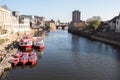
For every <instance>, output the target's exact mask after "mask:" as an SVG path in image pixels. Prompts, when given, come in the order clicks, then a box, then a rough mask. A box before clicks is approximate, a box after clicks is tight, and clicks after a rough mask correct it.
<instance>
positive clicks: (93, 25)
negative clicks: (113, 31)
mask: <svg viewBox="0 0 120 80" xmlns="http://www.w3.org/2000/svg"><path fill="white" fill-rule="evenodd" d="M86 22H88V23H89V25H88V26H89V28H90V29H92V30H97V29H98V27H99V25H100V23H101V18H100V17H99V16H94V17H92V18H89V19H87V21H86Z"/></svg>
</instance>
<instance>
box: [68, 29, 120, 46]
mask: <svg viewBox="0 0 120 80" xmlns="http://www.w3.org/2000/svg"><path fill="white" fill-rule="evenodd" d="M68 32H70V33H72V34H75V35H79V36H83V37H86V38H90V39H93V40H98V41H102V42H104V43H108V44H111V45H115V46H120V35H115V34H114V35H113V34H107V33H106V34H104V33H99V32H87V31H81V30H75V31H73V30H71V29H69V30H68Z"/></svg>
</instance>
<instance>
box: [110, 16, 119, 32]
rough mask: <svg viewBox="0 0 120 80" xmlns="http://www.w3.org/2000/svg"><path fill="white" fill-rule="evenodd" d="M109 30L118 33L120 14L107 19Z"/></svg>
mask: <svg viewBox="0 0 120 80" xmlns="http://www.w3.org/2000/svg"><path fill="white" fill-rule="evenodd" d="M108 23H109V26H110V30H111V31H114V32H116V33H120V14H119V15H118V16H115V17H114V18H113V19H111V20H110V21H108Z"/></svg>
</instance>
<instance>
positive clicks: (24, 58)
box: [20, 52, 29, 65]
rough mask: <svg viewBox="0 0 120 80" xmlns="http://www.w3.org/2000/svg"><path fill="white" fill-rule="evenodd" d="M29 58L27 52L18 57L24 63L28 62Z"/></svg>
mask: <svg viewBox="0 0 120 80" xmlns="http://www.w3.org/2000/svg"><path fill="white" fill-rule="evenodd" d="M28 59H29V53H27V52H26V53H23V56H22V57H21V58H20V62H21V63H22V64H23V65H25V64H26V63H27V62H28Z"/></svg>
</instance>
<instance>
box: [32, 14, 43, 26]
mask: <svg viewBox="0 0 120 80" xmlns="http://www.w3.org/2000/svg"><path fill="white" fill-rule="evenodd" d="M34 22H35V26H38V27H39V28H40V27H45V18H44V17H40V16H34Z"/></svg>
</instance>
